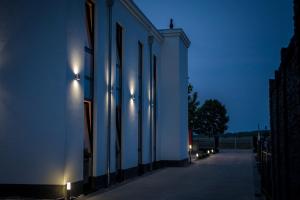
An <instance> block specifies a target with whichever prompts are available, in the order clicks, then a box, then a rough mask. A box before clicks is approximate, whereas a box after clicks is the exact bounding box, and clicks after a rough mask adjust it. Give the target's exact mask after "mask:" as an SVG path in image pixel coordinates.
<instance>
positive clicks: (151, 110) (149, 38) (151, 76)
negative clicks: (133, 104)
mask: <svg viewBox="0 0 300 200" xmlns="http://www.w3.org/2000/svg"><path fill="white" fill-rule="evenodd" d="M148 44H149V56H150V141H149V143H150V152H149V153H150V171H152V168H153V162H152V151H153V149H152V146H153V145H152V132H153V131H152V128H153V127H152V125H153V116H152V115H153V66H152V65H153V63H152V45H153V36H149V37H148Z"/></svg>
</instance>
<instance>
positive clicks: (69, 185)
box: [67, 182, 71, 200]
mask: <svg viewBox="0 0 300 200" xmlns="http://www.w3.org/2000/svg"><path fill="white" fill-rule="evenodd" d="M69 199H71V183H70V182H67V200H69Z"/></svg>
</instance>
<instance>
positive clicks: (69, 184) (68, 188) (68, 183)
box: [67, 182, 71, 191]
mask: <svg viewBox="0 0 300 200" xmlns="http://www.w3.org/2000/svg"><path fill="white" fill-rule="evenodd" d="M67 190H68V191H70V190H71V183H70V182H67Z"/></svg>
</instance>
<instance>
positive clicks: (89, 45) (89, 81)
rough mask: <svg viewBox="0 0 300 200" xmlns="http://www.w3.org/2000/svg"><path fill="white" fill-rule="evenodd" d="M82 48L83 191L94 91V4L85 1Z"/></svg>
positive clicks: (90, 161)
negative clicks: (84, 35) (84, 32)
mask: <svg viewBox="0 0 300 200" xmlns="http://www.w3.org/2000/svg"><path fill="white" fill-rule="evenodd" d="M85 10H86V28H85V29H86V42H85V48H84V50H85V51H84V52H85V53H84V57H85V58H84V60H85V61H84V164H83V179H84V190H89V188H91V182H90V180H91V178H90V177H91V176H92V172H93V96H94V95H93V89H94V4H93V2H91V1H89V0H87V1H86V3H85Z"/></svg>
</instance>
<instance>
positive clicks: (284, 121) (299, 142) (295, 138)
mask: <svg viewBox="0 0 300 200" xmlns="http://www.w3.org/2000/svg"><path fill="white" fill-rule="evenodd" d="M299 4H300V3H299V2H297V1H296V0H295V1H294V10H295V17H294V21H295V23H294V25H295V35H294V37H293V38H292V40H291V42H290V44H289V46H288V48H283V49H282V50H281V64H280V67H279V69H278V70H277V71H276V72H275V79H273V80H270V84H269V85H270V91H269V92H270V93H269V95H270V120H271V122H270V124H271V134H272V136H271V137H272V166H273V167H272V174H273V178H272V179H273V195H272V196H273V199H274V200H292V199H298V198H299V196H300V190H299V189H300V66H299V63H300V62H299V53H300V50H299V48H300V45H299V44H300V43H299V41H300V37H299V32H300V30H299V29H300V27H299V22H300V20H299Z"/></svg>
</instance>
